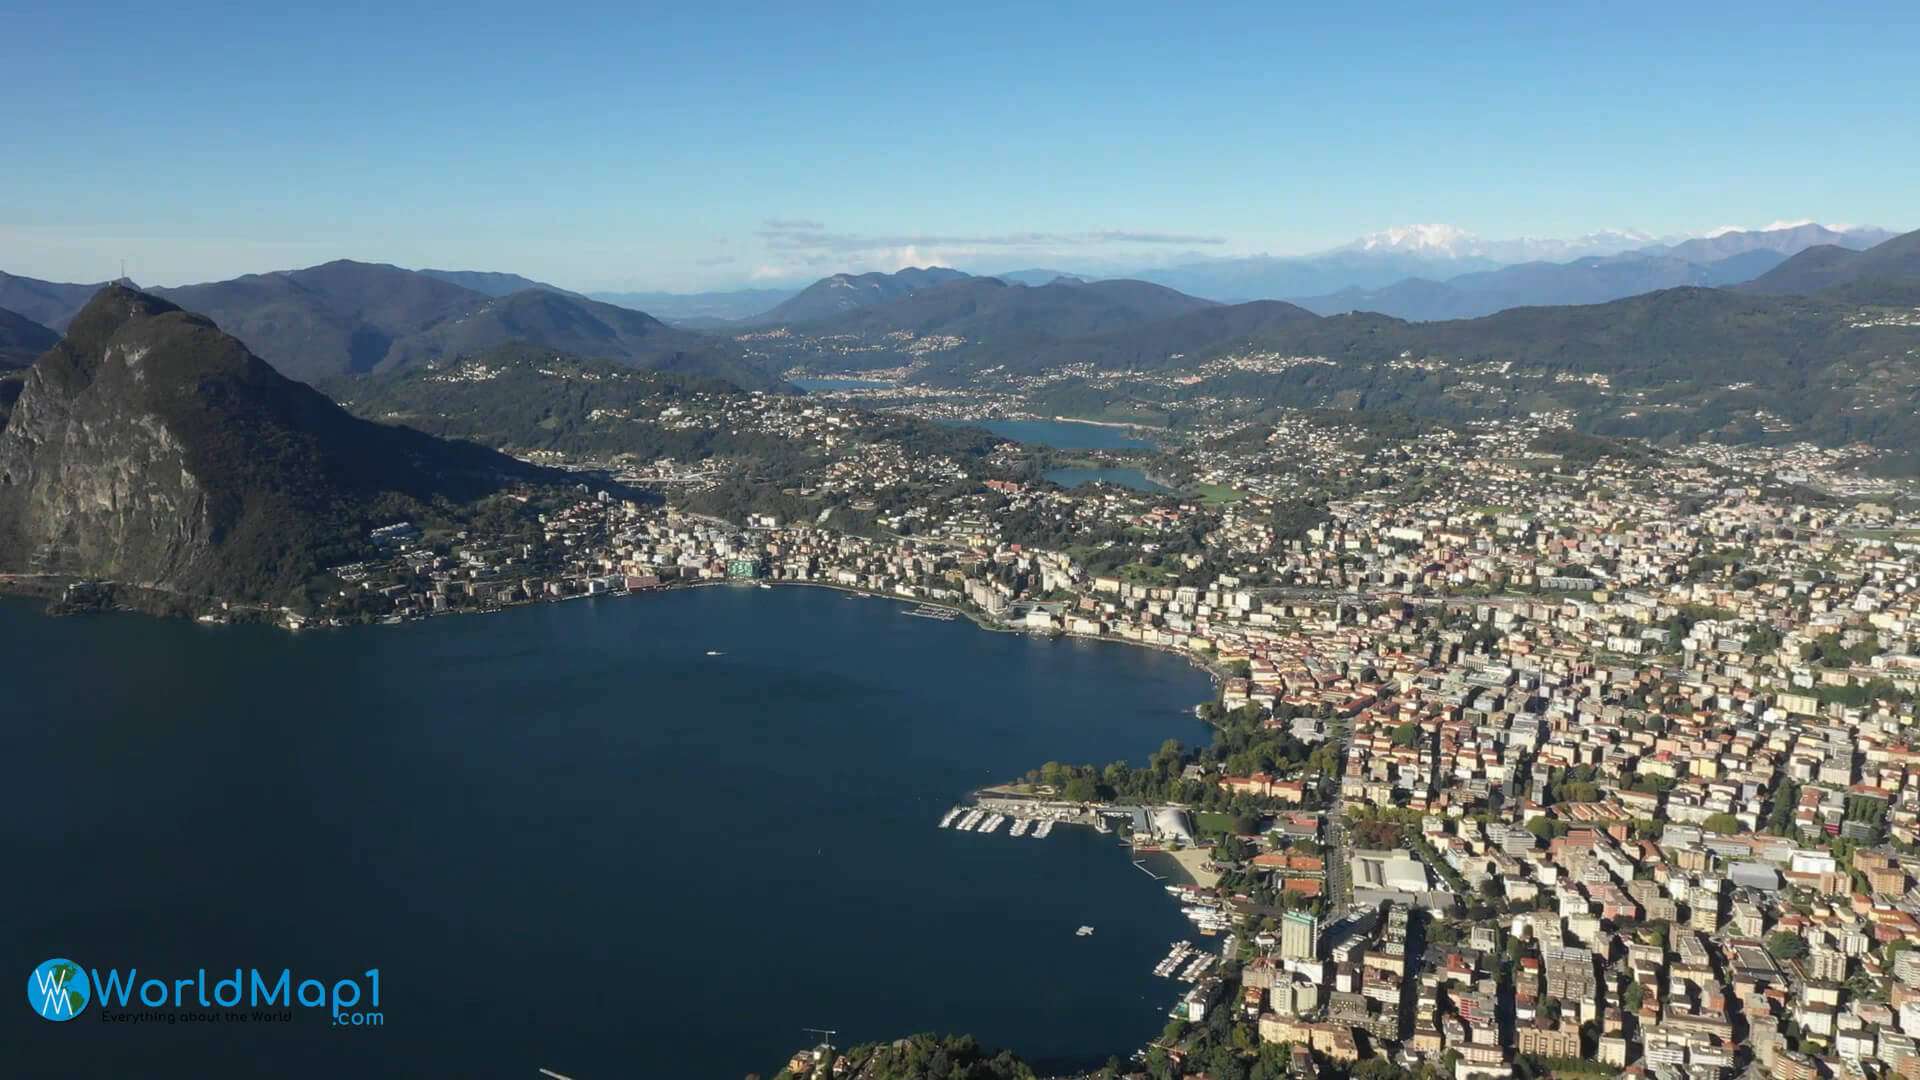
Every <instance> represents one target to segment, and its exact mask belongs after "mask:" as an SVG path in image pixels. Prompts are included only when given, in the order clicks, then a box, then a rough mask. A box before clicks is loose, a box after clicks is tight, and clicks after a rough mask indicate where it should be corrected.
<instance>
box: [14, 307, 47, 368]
mask: <svg viewBox="0 0 1920 1080" xmlns="http://www.w3.org/2000/svg"><path fill="white" fill-rule="evenodd" d="M59 341H60V335H59V334H56V333H54V332H53V331H52V330H49V329H47V328H46V327H44V326H41V325H40V324H39V323H37V322H34V321H33V320H32V319H29V318H27V317H26V316H24V315H19V314H15V313H14V312H11V311H7V310H5V309H4V308H0V368H9V367H26V366H27V365H28V364H31V363H33V362H34V360H36V359H38V358H39V356H40V354H41V353H43V352H46V351H47V350H48V349H51V348H53V347H54V346H55V345H56V344H58V343H59Z"/></svg>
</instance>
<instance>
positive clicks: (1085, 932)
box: [1073, 926, 1093, 937]
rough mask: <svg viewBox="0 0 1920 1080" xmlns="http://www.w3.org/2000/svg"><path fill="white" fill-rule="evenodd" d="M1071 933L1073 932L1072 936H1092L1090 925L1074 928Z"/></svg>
mask: <svg viewBox="0 0 1920 1080" xmlns="http://www.w3.org/2000/svg"><path fill="white" fill-rule="evenodd" d="M1073 933H1074V936H1075V937H1092V936H1093V927H1091V926H1083V927H1081V928H1080V929H1078V930H1075V931H1074V932H1073Z"/></svg>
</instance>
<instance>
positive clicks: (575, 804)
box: [0, 588, 1209, 1080]
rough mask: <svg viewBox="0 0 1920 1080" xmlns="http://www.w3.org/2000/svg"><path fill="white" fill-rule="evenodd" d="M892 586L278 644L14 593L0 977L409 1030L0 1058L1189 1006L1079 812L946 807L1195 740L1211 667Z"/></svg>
mask: <svg viewBox="0 0 1920 1080" xmlns="http://www.w3.org/2000/svg"><path fill="white" fill-rule="evenodd" d="M904 610H905V609H904V608H903V607H902V606H901V605H898V604H895V603H892V602H889V601H884V600H877V599H868V598H860V597H852V596H849V595H847V594H842V593H839V592H835V591H831V590H825V589H806V588H779V589H774V590H760V589H739V588H705V589H697V590H687V591H681V592H673V593H666V594H659V595H653V596H645V597H632V598H603V599H594V600H583V601H575V602H567V603H561V604H550V605H541V606H535V607H527V608H520V609H516V610H513V611H509V612H505V613H501V614H496V615H487V616H480V617H466V618H458V617H456V618H441V619H433V620H429V621H427V622H423V623H414V624H409V625H405V626H397V627H368V628H362V629H354V630H346V631H320V632H310V633H306V634H301V635H292V634H288V633H285V632H282V631H277V630H271V629H267V628H264V627H232V628H207V627H201V626H197V625H193V624H189V623H182V622H175V621H164V620H155V619H147V618H141V617H135V616H107V617H93V618H73V619H53V618H47V617H44V616H42V615H40V614H39V613H38V609H37V606H36V605H32V604H29V603H26V602H23V601H15V600H0V655H4V656H6V657H7V659H8V664H7V669H6V670H7V672H8V682H9V685H8V687H7V691H6V701H7V706H6V710H5V712H4V714H0V715H3V716H4V719H0V779H3V780H4V790H5V792H6V799H5V801H4V806H5V810H4V811H0V850H4V851H5V852H6V853H7V856H8V859H7V863H8V866H9V869H10V872H9V874H8V875H7V877H6V880H5V882H4V883H0V971H13V972H16V973H19V974H20V975H22V976H24V975H25V974H26V973H28V972H31V971H32V970H33V969H34V967H35V966H36V965H38V964H39V963H41V962H42V961H44V960H46V959H48V958H50V957H56V956H57V957H65V958H69V959H72V960H74V961H76V962H78V963H79V964H80V965H81V966H82V967H83V968H100V969H105V968H109V967H118V968H122V969H125V968H129V967H137V968H138V969H139V970H140V972H141V978H142V979H145V978H147V977H149V976H150V975H151V976H156V977H162V978H169V979H171V978H175V977H189V978H190V977H193V976H194V974H195V973H196V972H197V971H198V969H200V968H206V969H207V970H208V971H209V981H210V982H211V981H212V980H213V979H215V978H218V977H219V973H220V972H222V971H226V972H231V970H232V969H233V968H235V967H240V968H260V969H263V970H264V971H266V972H268V973H269V978H272V977H274V973H277V972H278V971H279V970H280V969H282V968H291V969H292V970H293V972H294V975H293V978H294V980H296V981H298V980H300V979H303V978H308V977H312V978H318V979H324V980H327V981H328V982H329V983H331V982H332V981H333V980H336V979H340V978H347V977H353V976H358V975H359V974H360V973H361V972H363V971H365V970H366V969H368V968H372V967H378V968H379V969H380V970H381V979H382V984H381V995H382V997H381V1006H382V1011H383V1013H384V1017H385V1023H384V1026H383V1027H380V1028H375V1029H352V1030H343V1029H340V1028H335V1027H331V1026H329V1024H328V1022H327V1019H326V1015H325V1013H324V1011H321V1010H295V1011H296V1017H295V1019H294V1022H292V1023H288V1024H213V1025H206V1024H201V1025H192V1024H181V1025H177V1026H167V1025H158V1024H156V1025H126V1024H103V1023H101V1022H100V1020H99V1012H98V1008H99V1002H98V999H97V997H96V1001H95V1004H94V1005H93V1006H91V1007H90V1008H89V1010H88V1012H87V1013H86V1014H84V1015H83V1016H82V1017H81V1018H80V1019H78V1020H76V1021H72V1022H69V1023H65V1024H54V1023H48V1022H47V1021H45V1020H42V1019H40V1018H39V1017H38V1016H36V1015H34V1013H33V1011H32V1010H30V1009H26V1008H22V1007H20V1005H19V1002H18V1001H17V999H16V1001H15V1003H14V1004H13V1005H12V1006H11V1007H8V1008H4V1009H0V1046H4V1047H6V1050H5V1051H4V1055H3V1056H4V1059H5V1063H6V1065H7V1066H8V1068H7V1069H6V1070H5V1071H6V1072H7V1074H8V1075H18V1076H23V1077H24V1076H53V1075H64V1076H100V1077H105V1076H129V1077H130V1076H139V1077H143V1078H169V1077H204V1076H268V1075H271V1076H274V1077H278V1078H289V1080H305V1078H313V1080H320V1078H326V1080H336V1078H339V1077H346V1076H352V1077H389V1076H391V1077H422V1076H434V1077H462V1078H471V1077H496V1076H498V1077H513V1078H520V1077H529V1076H535V1075H536V1072H535V1070H536V1069H538V1068H541V1067H546V1068H551V1069H554V1070H556V1071H558V1072H561V1073H564V1074H566V1075H569V1076H574V1077H578V1078H581V1080H603V1078H610V1077H634V1076H662V1077H674V1078H676V1080H678V1078H693V1077H714V1078H717V1080H738V1078H739V1077H741V1076H744V1075H745V1074H746V1073H748V1072H758V1073H761V1074H762V1075H771V1074H772V1073H773V1072H774V1071H776V1070H777V1069H778V1068H779V1067H780V1065H781V1064H782V1063H783V1062H784V1061H785V1059H786V1057H787V1055H788V1054H789V1053H790V1052H791V1051H793V1050H795V1049H797V1048H799V1047H801V1046H803V1045H805V1044H807V1043H808V1040H809V1037H808V1034H807V1032H806V1031H805V1030H804V1029H805V1028H807V1027H827V1028H836V1029H838V1030H839V1031H840V1033H841V1034H840V1036H839V1038H840V1041H841V1042H842V1043H843V1044H844V1043H850V1042H854V1041H860V1040H871V1039H878V1038H890V1037H894V1036H898V1035H902V1034H907V1033H911V1032H915V1031H926V1030H932V1031H952V1032H971V1033H973V1034H975V1035H977V1036H978V1037H979V1038H981V1039H982V1041H984V1042H986V1043H988V1044H989V1045H996V1046H1006V1047H1010V1048H1013V1049H1016V1050H1017V1051H1019V1052H1020V1053H1022V1054H1023V1055H1025V1056H1027V1057H1028V1058H1029V1059H1030V1060H1034V1061H1036V1062H1038V1063H1040V1064H1041V1065H1043V1066H1047V1065H1051V1066H1054V1067H1065V1066H1069V1065H1073V1064H1082V1063H1087V1064H1092V1063H1097V1062H1099V1061H1101V1060H1104V1059H1105V1057H1106V1056H1107V1055H1108V1054H1110V1053H1119V1054H1122V1055H1124V1054H1125V1053H1127V1052H1128V1051H1130V1050H1131V1049H1133V1048H1135V1047H1138V1046H1139V1045H1141V1044H1142V1043H1143V1042H1144V1041H1145V1040H1146V1039H1148V1038H1149V1037H1151V1036H1152V1035H1153V1034H1154V1033H1156V1032H1157V1031H1159V1029H1160V1027H1161V1026H1162V1024H1163V1023H1164V1021H1165V1010H1166V1008H1167V1007H1168V1006H1169V1005H1170V1004H1171V1003H1172V1001H1173V998H1174V996H1175V995H1176V994H1177V992H1178V990H1179V984H1175V983H1172V982H1169V981H1167V980H1165V979H1156V978H1154V977H1153V976H1152V974H1151V968H1152V966H1153V964H1154V963H1155V962H1156V961H1157V960H1158V959H1159V958H1160V956H1161V955H1163V954H1164V952H1165V951H1166V946H1167V943H1168V942H1169V941H1171V940H1173V939H1175V938H1176V937H1185V936H1186V933H1187V931H1188V930H1189V924H1188V923H1187V921H1186V920H1185V919H1184V918H1183V917H1182V916H1181V915H1180V914H1179V912H1178V910H1177V908H1176V906H1175V905H1174V904H1173V903H1171V902H1170V901H1169V898H1168V897H1167V896H1166V895H1165V893H1164V892H1163V891H1162V890H1161V889H1160V887H1159V886H1158V885H1157V884H1155V883H1154V882H1153V881H1151V880H1150V879H1149V878H1147V877H1146V876H1145V875H1143V874H1142V873H1141V872H1140V871H1139V870H1137V869H1135V868H1134V867H1133V866H1131V865H1130V864H1129V863H1128V861H1127V859H1126V856H1125V853H1124V851H1122V850H1120V849H1119V848H1117V847H1116V845H1115V843H1114V841H1113V839H1112V838H1111V837H1103V836H1100V835H1098V834H1096V833H1094V832H1093V831H1092V830H1090V829H1083V828H1061V829H1057V830H1055V832H1054V833H1053V835H1052V836H1051V837H1049V838H1047V839H1045V840H1036V839H1033V838H1031V837H1022V838H1018V839H1015V838H1012V837H1009V836H1008V835H1006V833H1005V831H1004V830H1002V832H1001V833H1000V834H999V835H996V836H980V835H977V834H972V833H957V832H953V831H950V830H941V829H937V828H935V823H936V821H937V820H938V818H939V817H940V815H941V813H942V812H943V811H944V810H945V809H946V808H947V807H948V806H949V805H951V804H952V802H953V801H954V800H955V798H956V797H957V796H959V795H960V794H962V793H963V792H964V791H966V790H967V789H969V788H972V787H975V786H978V785H981V784H984V783H988V782H991V781H995V780H999V779H1004V778H1008V777H1011V776H1014V775H1017V774H1019V773H1021V772H1024V771H1025V770H1026V769H1028V768H1030V767H1033V766H1036V765H1038V764H1039V763H1041V762H1044V761H1047V760H1049V759H1057V760H1062V761H1092V762H1106V761H1111V760H1113V759H1115V758H1129V759H1132V760H1136V761H1140V760H1144V758H1145V757H1146V755H1147V754H1149V753H1150V752H1152V750H1154V749H1155V748H1156V747H1157V746H1158V745H1159V744H1160V742H1161V741H1162V740H1163V739H1165V738H1168V737H1177V738H1181V739H1184V740H1188V741H1193V740H1197V739H1201V738H1204V733H1203V732H1202V731H1201V730H1200V727H1199V723H1198V721H1197V720H1195V719H1194V717H1193V715H1192V712H1191V707H1192V705H1193V704H1194V703H1195V702H1196V701H1199V700H1201V699H1202V698H1204V697H1205V696H1206V695H1207V693H1208V692H1209V686H1208V682H1207V680H1206V677H1205V676H1204V675H1203V674H1202V673H1201V672H1199V671H1197V670H1196V669H1194V668H1192V667H1190V666H1189V665H1187V664H1186V663H1185V662H1183V661H1182V660H1181V659H1179V658H1178V657H1174V656H1170V655H1166V654H1162V653H1159V652H1154V651H1147V650H1140V649H1136V648H1132V647H1129V646H1124V645H1119V644H1112V643H1097V642H1075V641H1070V640H1062V641H1048V640H1045V639H1040V638H1034V637H1029V636H1025V635H1015V634H996V633H988V632H985V631H982V630H979V629H977V628H976V627H974V626H972V625H971V624H969V623H966V622H965V621H958V620H957V621H954V622H939V621H935V620H930V619H917V618H912V617H909V616H907V615H905V614H904ZM709 649H714V650H720V651H722V652H723V653H724V655H722V656H712V657H710V656H707V655H705V653H706V651H707V650H709ZM1082 923H1087V924H1092V925H1094V926H1095V927H1096V928H1097V929H1096V933H1095V934H1094V935H1093V936H1092V937H1084V938H1083V937H1076V936H1075V935H1074V928H1075V927H1077V926H1079V925H1080V924H1082ZM15 985H16V987H17V986H18V984H17V983H16V984H15ZM14 993H19V990H18V989H16V990H15V991H14ZM189 993H191V991H189Z"/></svg>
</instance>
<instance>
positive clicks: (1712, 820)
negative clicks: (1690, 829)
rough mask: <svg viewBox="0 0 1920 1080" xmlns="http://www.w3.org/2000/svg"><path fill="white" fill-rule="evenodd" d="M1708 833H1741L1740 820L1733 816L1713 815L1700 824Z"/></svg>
mask: <svg viewBox="0 0 1920 1080" xmlns="http://www.w3.org/2000/svg"><path fill="white" fill-rule="evenodd" d="M1700 827H1701V828H1703V829H1706V830H1707V831H1708V832H1717V833H1737V832H1739V831H1740V819H1739V818H1737V817H1734V816H1733V815H1732V814H1712V815H1709V816H1708V817H1707V820H1705V821H1703V822H1701V823H1700Z"/></svg>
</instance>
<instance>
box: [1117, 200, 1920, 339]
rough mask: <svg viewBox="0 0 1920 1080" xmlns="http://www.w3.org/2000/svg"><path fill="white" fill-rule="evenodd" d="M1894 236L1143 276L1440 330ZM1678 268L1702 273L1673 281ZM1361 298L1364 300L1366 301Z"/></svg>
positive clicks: (1774, 232) (1466, 243)
mask: <svg viewBox="0 0 1920 1080" xmlns="http://www.w3.org/2000/svg"><path fill="white" fill-rule="evenodd" d="M1892 235H1893V234H1892V233H1890V232H1888V231H1886V230H1885V229H1877V228H1857V229H1849V230H1844V231H1840V230H1834V229H1829V228H1826V227H1825V226H1821V225H1814V224H1810V223H1809V224H1797V225H1786V226H1781V227H1778V228H1769V229H1760V230H1730V231H1720V232H1717V233H1716V234H1714V235H1713V236H1710V237H1697V238H1692V239H1681V240H1678V241H1676V242H1673V243H1647V242H1646V241H1649V240H1651V238H1650V237H1647V236H1645V234H1641V233H1634V232H1628V231H1620V232H1608V233H1597V234H1594V235H1593V236H1589V237H1582V238H1580V239H1579V240H1575V241H1566V242H1562V241H1533V240H1523V241H1495V242H1487V241H1481V240H1480V239H1479V238H1477V237H1474V236H1472V235H1471V234H1469V233H1466V232H1464V231H1462V230H1459V229H1455V228H1453V227H1452V226H1446V225H1424V226H1410V227H1408V228H1407V229H1403V230H1389V231H1388V232H1386V233H1380V234H1375V235H1374V236H1372V237H1367V238H1363V239H1361V240H1358V241H1355V242H1354V243H1352V244H1348V245H1345V246H1344V247H1340V248H1335V249H1334V250H1332V251H1329V252H1325V253H1322V254H1319V255H1306V256H1285V257H1273V256H1255V257H1251V258H1244V259H1212V260H1207V261H1205V262H1198V263H1190V264H1186V265H1183V266H1176V267H1169V268H1166V269H1161V270H1153V271H1148V272H1145V273H1143V274H1142V275H1141V276H1142V277H1144V278H1146V279H1147V280H1149V281H1157V282H1160V283H1161V284H1163V285H1168V286H1171V287H1173V288H1176V289H1179V290H1181V291H1183V292H1188V293H1192V294H1194V295H1196V296H1207V297H1212V298H1214V299H1216V300H1222V301H1240V300H1252V299H1260V298H1266V297H1282V298H1296V299H1297V302H1299V303H1301V304H1303V305H1304V306H1306V307H1310V308H1313V309H1314V310H1316V311H1343V310H1356V307H1354V306H1352V303H1358V304H1359V306H1358V308H1357V310H1378V311H1382V312H1383V313H1385V314H1391V315H1396V316H1400V317H1404V318H1418V319H1436V318H1440V319H1446V318H1464V317H1469V316H1472V315H1479V314H1486V313H1487V312H1488V311H1497V310H1500V308H1498V307H1496V308H1487V307H1485V306H1484V305H1485V304H1486V303H1487V302H1488V297H1489V296H1490V295H1493V294H1499V293H1503V292H1504V293H1506V294H1507V296H1506V297H1505V298H1502V299H1499V302H1501V303H1503V304H1504V305H1505V306H1507V307H1515V306H1524V305H1540V304H1571V303H1593V302H1598V301H1604V300H1612V299H1618V298H1620V297H1625V296H1632V295H1636V294H1637V293H1642V292H1647V291H1649V290H1651V289H1658V288H1667V287H1671V286H1673V285H1677V284H1681V283H1682V281H1681V279H1682V278H1686V279H1688V282H1687V283H1692V284H1706V285H1723V284H1732V283H1734V282H1736V281H1741V280H1745V279H1744V278H1742V277H1739V276H1738V275H1740V274H1747V276H1748V277H1752V276H1755V275H1758V274H1761V273H1764V272H1765V271H1766V270H1767V269H1768V268H1769V267H1768V266H1767V265H1765V257H1764V256H1763V255H1761V254H1759V253H1762V252H1772V253H1775V254H1778V255H1779V256H1780V257H1781V258H1786V257H1787V256H1790V255H1793V254H1795V253H1796V252H1799V251H1803V250H1805V249H1807V248H1808V247H1812V246H1814V245H1817V244H1839V245H1841V246H1845V247H1850V248H1856V249H1861V248H1867V247H1871V246H1873V245H1874V244H1877V243H1880V242H1881V241H1884V240H1886V239H1888V238H1889V237H1891V236H1892ZM1735 256H1748V258H1749V261H1746V262H1742V263H1732V262H1727V260H1729V259H1731V258H1733V257H1735ZM1659 259H1669V260H1677V262H1660V261H1657V260H1659ZM1568 260H1570V261H1568ZM1608 260H1614V261H1608ZM1681 263H1687V264H1692V265H1694V266H1697V267H1699V268H1700V269H1699V270H1697V271H1682V270H1681V268H1680V266H1679V264H1681ZM1717 264H1724V265H1717ZM1554 265H1559V266H1565V267H1569V268H1570V270H1569V272H1567V273H1564V274H1559V275H1555V274H1553V273H1552V272H1550V271H1546V270H1544V269H1543V268H1544V267H1550V266H1554ZM1520 267H1527V268H1529V269H1525V270H1518V268H1520ZM1596 268H1598V270H1597V272H1596ZM1502 270H1516V271H1517V272H1516V273H1515V274H1513V275H1510V276H1508V277H1506V278H1504V279H1500V280H1498V281H1493V282H1488V281H1484V280H1481V281H1461V280H1460V279H1461V278H1462V277H1463V276H1464V275H1469V274H1486V273H1490V272H1497V271H1502ZM1748 271H1751V273H1748ZM1523 282H1532V283H1533V284H1532V285H1531V286H1526V285H1523V284H1522V283H1523ZM1434 284H1446V285H1452V286H1455V288H1456V289H1458V290H1459V293H1460V294H1462V295H1461V296H1460V297H1459V298H1458V299H1454V300H1447V299H1445V296H1447V295H1448V294H1443V293H1441V292H1439V291H1437V290H1434V289H1433V288H1432V286H1433V285H1434ZM1401 286H1405V287H1404V288H1400V287H1401ZM1465 294H1476V295H1475V296H1474V297H1472V298H1469V297H1468V296H1466V295H1465ZM1369 297H1371V298H1373V299H1371V300H1366V299H1365V298H1369ZM1299 298H1304V299H1299ZM1369 304H1383V305H1385V306H1369Z"/></svg>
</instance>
